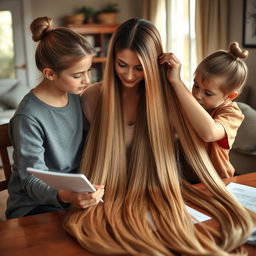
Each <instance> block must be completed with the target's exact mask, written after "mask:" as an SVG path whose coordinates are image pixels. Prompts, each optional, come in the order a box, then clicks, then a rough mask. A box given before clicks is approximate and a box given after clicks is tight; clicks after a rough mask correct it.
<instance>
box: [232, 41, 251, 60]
mask: <svg viewBox="0 0 256 256" xmlns="http://www.w3.org/2000/svg"><path fill="white" fill-rule="evenodd" d="M229 53H230V54H231V55H233V56H234V57H235V58H236V59H237V58H240V59H245V58H247V56H248V54H249V52H248V51H247V50H242V49H241V48H240V47H239V44H238V42H233V43H231V44H230V45H229Z"/></svg>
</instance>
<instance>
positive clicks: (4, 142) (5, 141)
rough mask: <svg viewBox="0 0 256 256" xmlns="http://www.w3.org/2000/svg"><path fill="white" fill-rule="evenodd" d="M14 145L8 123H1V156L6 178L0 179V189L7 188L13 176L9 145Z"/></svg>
mask: <svg viewBox="0 0 256 256" xmlns="http://www.w3.org/2000/svg"><path fill="white" fill-rule="evenodd" d="M10 146H12V143H11V140H10V138H9V135H8V124H1V125H0V156H1V160H2V165H3V167H2V168H3V170H4V176H5V179H4V180H2V181H0V191H2V190H5V189H7V185H8V182H9V179H10V176H11V164H10V159H9V156H8V151H7V147H10Z"/></svg>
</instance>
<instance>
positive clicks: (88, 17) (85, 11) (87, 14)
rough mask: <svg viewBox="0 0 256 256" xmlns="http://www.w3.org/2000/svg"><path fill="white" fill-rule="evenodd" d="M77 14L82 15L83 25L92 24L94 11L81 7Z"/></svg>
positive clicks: (87, 7) (90, 8)
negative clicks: (83, 18)
mask: <svg viewBox="0 0 256 256" xmlns="http://www.w3.org/2000/svg"><path fill="white" fill-rule="evenodd" d="M78 12H79V13H83V14H84V17H85V20H84V21H85V23H93V22H94V18H95V15H96V11H95V10H94V9H93V8H92V7H89V6H83V7H82V8H80V9H79V10H78Z"/></svg>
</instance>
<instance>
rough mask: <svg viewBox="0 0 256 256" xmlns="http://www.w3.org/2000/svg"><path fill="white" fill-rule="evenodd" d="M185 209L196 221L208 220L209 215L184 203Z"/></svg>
mask: <svg viewBox="0 0 256 256" xmlns="http://www.w3.org/2000/svg"><path fill="white" fill-rule="evenodd" d="M186 209H187V211H188V212H189V213H190V215H191V216H192V217H193V218H195V220H196V222H203V221H206V220H210V219H211V217H209V216H207V215H205V214H203V213H201V212H199V211H197V210H195V209H193V208H191V207H189V206H187V205H186Z"/></svg>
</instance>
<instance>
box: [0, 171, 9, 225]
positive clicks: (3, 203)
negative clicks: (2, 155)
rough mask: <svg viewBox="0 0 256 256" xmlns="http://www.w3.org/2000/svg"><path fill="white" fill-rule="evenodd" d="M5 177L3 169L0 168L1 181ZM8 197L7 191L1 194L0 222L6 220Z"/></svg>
mask: <svg viewBox="0 0 256 256" xmlns="http://www.w3.org/2000/svg"><path fill="white" fill-rule="evenodd" d="M3 177H4V172H3V169H1V168H0V180H2V179H3ZM7 197H8V192H7V190H4V191H1V192H0V220H5V210H6V200H7Z"/></svg>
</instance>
